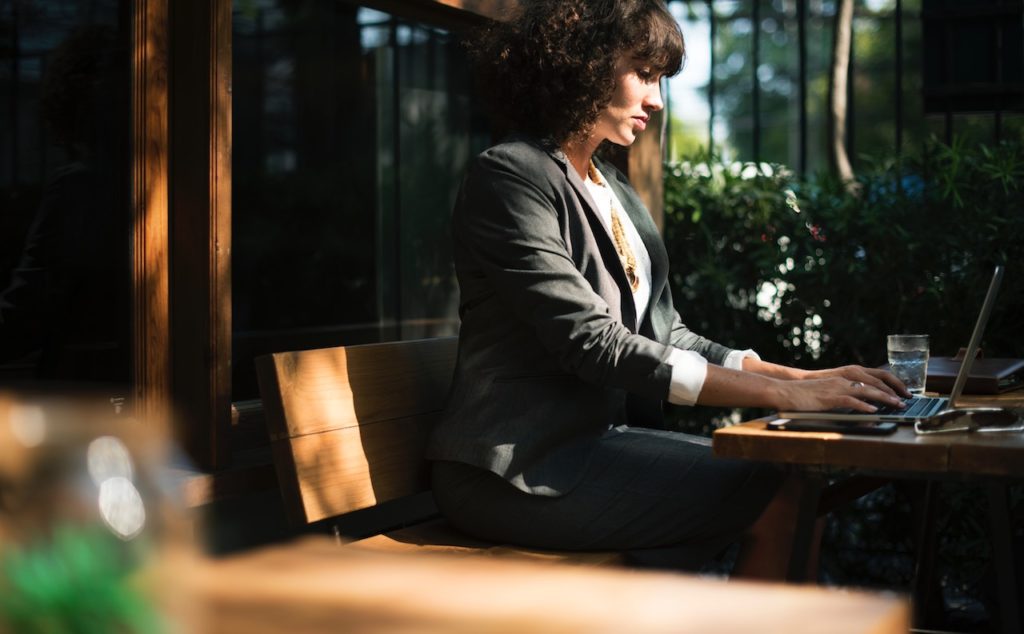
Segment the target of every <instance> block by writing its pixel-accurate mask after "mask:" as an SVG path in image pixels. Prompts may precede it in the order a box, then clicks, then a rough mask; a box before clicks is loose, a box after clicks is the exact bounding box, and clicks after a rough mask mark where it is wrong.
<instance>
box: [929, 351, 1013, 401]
mask: <svg viewBox="0 0 1024 634" xmlns="http://www.w3.org/2000/svg"><path fill="white" fill-rule="evenodd" d="M961 361H963V359H962V358H961V357H955V358H954V357H932V358H931V359H930V360H929V361H928V391H929V392H941V393H947V392H949V391H950V390H952V389H953V383H954V381H956V375H957V374H958V373H959V372H960V362H961ZM1022 385H1024V359H998V358H995V357H991V358H989V357H981V358H978V359H975V361H974V366H973V367H972V368H971V375H970V376H969V377H967V384H966V385H965V386H964V393H965V394H1000V393H1002V392H1009V391H1010V390H1015V389H1017V388H1018V387H1020V386H1022Z"/></svg>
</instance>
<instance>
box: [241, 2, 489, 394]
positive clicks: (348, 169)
mask: <svg viewBox="0 0 1024 634" xmlns="http://www.w3.org/2000/svg"><path fill="white" fill-rule="evenodd" d="M233 39H234V43H233V48H234V53H233V54H234V62H233V63H234V70H233V74H234V78H233V103H234V114H233V117H234V122H233V134H234V140H233V144H234V147H233V190H234V194H233V196H234V199H233V217H234V220H233V223H234V226H233V243H234V245H233V259H232V266H233V282H232V286H233V322H234V331H235V332H234V357H235V359H234V368H235V369H234V398H236V399H237V398H249V397H254V396H256V395H257V389H256V386H255V383H254V378H253V370H252V361H251V359H252V357H253V356H255V355H257V354H261V353H264V352H269V351H273V350H285V349H298V348H309V347H323V346H331V345H344V344H352V343H361V342H371V341H382V340H392V339H408V338H418V337H430V336H442V335H452V334H456V333H457V330H458V325H457V287H456V284H455V279H454V270H453V267H452V263H451V245H450V239H449V232H448V218H449V213H450V210H451V208H452V205H453V202H454V196H455V192H456V190H457V187H458V184H459V180H460V178H461V175H462V171H463V168H464V166H465V165H466V163H467V162H468V160H469V158H470V157H471V156H473V155H474V154H476V153H477V152H478V151H480V150H482V149H483V148H484V147H485V146H486V144H487V143H488V142H489V140H490V135H489V128H488V127H487V125H486V123H485V122H484V121H482V120H481V118H480V117H479V116H478V115H477V114H476V111H475V110H474V108H473V104H472V103H471V100H470V97H469V93H470V87H469V80H468V74H469V73H468V69H467V67H466V63H465V60H464V53H463V52H462V50H461V48H460V47H459V45H458V42H457V41H456V38H455V37H454V36H453V35H451V34H450V33H448V32H446V31H444V30H441V29H438V28H434V27H430V26H426V25H422V24H415V23H411V22H408V21H404V20H402V19H400V18H396V17H395V16H392V15H389V14H386V13H382V12H380V11H375V10H371V9H367V8H360V7H357V6H355V5H350V4H347V3H340V2H333V1H329V0H304V1H300V2H283V1H280V0H244V1H243V0H236V2H235V8H234V35H233Z"/></svg>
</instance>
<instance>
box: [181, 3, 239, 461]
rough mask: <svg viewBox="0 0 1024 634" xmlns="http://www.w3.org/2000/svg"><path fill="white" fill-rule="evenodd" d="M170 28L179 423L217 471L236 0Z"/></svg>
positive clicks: (221, 448)
mask: <svg viewBox="0 0 1024 634" xmlns="http://www.w3.org/2000/svg"><path fill="white" fill-rule="evenodd" d="M171 27H172V30H173V34H174V36H173V38H172V47H171V53H172V56H173V60H174V64H173V85H174V93H173V96H172V106H173V107H172V109H171V114H172V118H171V145H172V147H173V150H174V151H173V154H172V156H171V174H172V182H171V194H172V195H171V213H172V215H173V216H172V217H173V218H174V223H173V233H172V235H171V242H170V244H171V253H172V255H173V258H174V269H173V271H172V275H171V289H172V296H173V299H174V302H173V304H172V306H171V316H172V324H173V326H172V330H171V338H172V341H173V349H174V358H173V360H172V368H173V377H174V380H173V394H174V402H175V407H176V411H175V419H176V421H177V424H178V438H179V439H180V440H181V441H182V442H183V443H184V445H185V448H186V449H187V451H188V453H189V455H190V456H191V457H192V459H193V460H194V461H195V462H196V463H197V464H198V465H199V466H200V467H202V468H204V469H215V468H222V467H225V466H227V465H228V464H229V462H230V458H231V447H230V444H229V443H228V436H229V434H230V431H231V259H230V256H231V2H230V0H212V1H210V0H176V1H175V2H174V4H173V7H172V10H171Z"/></svg>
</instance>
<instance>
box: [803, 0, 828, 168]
mask: <svg viewBox="0 0 1024 634" xmlns="http://www.w3.org/2000/svg"><path fill="white" fill-rule="evenodd" d="M834 18H835V6H834V4H830V3H826V2H810V3H809V6H808V10H807V173H808V174H813V173H815V172H823V171H827V170H828V169H829V136H828V130H829V114H828V113H829V103H828V87H829V82H830V81H831V73H832V33H833V29H834V25H833V22H834Z"/></svg>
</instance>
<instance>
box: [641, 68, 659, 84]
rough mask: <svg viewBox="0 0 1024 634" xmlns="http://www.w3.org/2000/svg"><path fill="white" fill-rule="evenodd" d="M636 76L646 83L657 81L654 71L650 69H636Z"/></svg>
mask: <svg viewBox="0 0 1024 634" xmlns="http://www.w3.org/2000/svg"><path fill="white" fill-rule="evenodd" d="M636 76H637V77H639V78H640V80H641V81H644V82H647V83H650V82H652V81H655V79H656V78H655V74H654V71H653V70H651V69H650V68H638V69H636Z"/></svg>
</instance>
